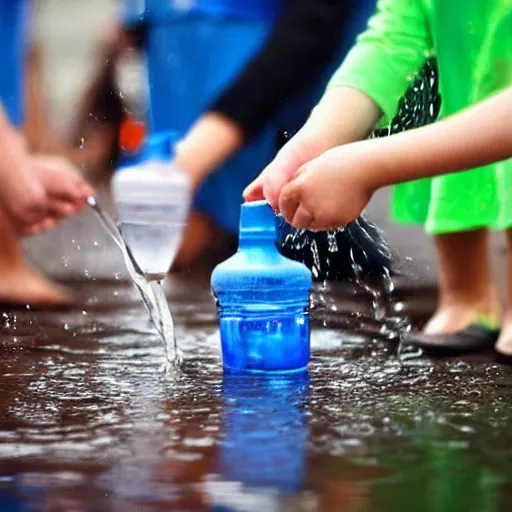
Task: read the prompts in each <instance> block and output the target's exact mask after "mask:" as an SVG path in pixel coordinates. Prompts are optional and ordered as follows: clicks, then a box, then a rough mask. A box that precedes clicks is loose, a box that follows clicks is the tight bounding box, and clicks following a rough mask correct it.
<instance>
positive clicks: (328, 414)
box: [0, 277, 512, 512]
mask: <svg viewBox="0 0 512 512" xmlns="http://www.w3.org/2000/svg"><path fill="white" fill-rule="evenodd" d="M183 279H184V283H181V285H180V286H176V287H175V288H174V293H172V294H171V303H173V307H174V310H175V311H176V313H177V321H178V322H177V323H178V331H177V332H178V338H179V341H180V344H181V347H182V348H183V349H184V352H185V363H184V366H183V369H182V371H180V372H179V373H178V374H175V375H167V376H166V375H163V374H162V373H160V371H159V370H160V367H161V363H162V359H163V349H162V347H161V345H160V341H159V339H158V337H157V336H156V334H155V333H154V331H153V330H152V328H151V325H150V323H149V320H148V319H147V316H146V314H145V311H144V309H143V307H142V305H141V304H140V301H139V300H138V296H137V293H136V291H135V290H133V289H132V288H131V287H130V286H129V285H128V284H127V283H124V282H122V281H113V282H109V281H89V282H83V283H75V284H74V287H75V288H76V289H77V291H78V296H79V297H81V299H82V302H83V304H82V305H81V306H80V308H78V309H76V310H73V311H66V312H59V313H55V312H35V311H32V310H19V311H10V312H7V311H6V312H5V313H3V318H2V321H3V326H4V329H3V335H2V344H1V350H2V355H1V358H0V386H1V390H2V400H1V405H0V510H1V511H2V512H3V511H9V512H12V511H23V512H25V511H45V512H61V511H62V512H68V511H73V512H74V511H88V512H89V511H94V512H114V511H115V512H117V511H123V512H125V511H126V512H130V511H138V512H141V511H159V510H198V511H200V510H218V511H221V510H222V511H227V510H240V511H253V510H254V511H256V510H257V511H268V512H272V511H281V510H283V511H288V510H289V511H333V510H340V511H345V510H346V511H364V512H366V511H372V512H373V511H375V512H380V511H383V512H384V511H385V512H388V511H389V512H402V511H404V512H405V511H407V512H409V511H411V510H415V511H417V512H423V511H425V512H426V511H429V512H430V511H436V512H442V511H447V512H448V511H450V512H452V511H461V512H462V511H464V512H471V511H475V512H477V511H478V512H481V511H485V512H487V511H488V512H495V511H502V510H503V511H504V510H509V509H510V507H511V506H512V487H511V477H510V476H509V475H512V434H511V431H510V425H511V416H512V408H511V407H510V406H511V402H512V396H511V395H510V394H509V390H510V387H511V385H512V370H510V369H509V368H508V367H504V366H499V365H497V364H495V363H494V362H493V361H492V357H491V356H485V355H484V356H478V357H474V358H466V359H465V360H457V359H446V360H438V361H433V360H429V359H427V358H424V357H420V356H419V354H417V353H411V352H403V351H401V350H400V349H399V344H398V338H397V337H396V330H397V328H398V327H400V326H403V323H402V322H401V321H400V319H399V318H398V317H399V316H403V315H405V314H411V315H412V316H415V317H417V318H418V319H421V317H422V316H423V315H424V314H426V313H427V311H426V310H427V309H428V308H429V307H430V305H431V300H432V297H430V302H428V301H427V300H426V299H428V298H425V297H423V296H421V294H416V295H413V296H407V294H406V293H405V292H403V293H402V295H403V296H402V297H400V296H397V297H395V298H394V299H393V302H392V303H391V304H388V310H387V316H388V317H394V319H393V318H392V319H391V320H390V321H388V322H387V325H381V324H378V323H376V322H375V321H373V320H372V319H371V314H370V307H369V304H370V301H369V297H368V295H365V294H362V293H360V292H358V293H356V292H354V291H351V290H347V288H343V289H341V288H340V289H333V288H325V289H321V290H320V291H319V293H317V295H316V299H315V311H316V312H315V319H316V324H317V327H316V328H315V331H314V335H313V349H314V350H313V362H312V364H311V368H310V372H309V375H308V376H302V377H297V376H296V377H290V378H277V377H276V378H267V379H265V378H261V377H260V378H240V377H238V378H237V377H232V376H231V377H230V376H226V377H224V376H223V375H222V372H221V366H220V361H219V340H218V334H217V331H216V326H215V312H214V309H213V304H212V301H211V299H210V297H209V294H208V290H207V288H206V287H203V288H201V287H199V286H196V285H195V284H190V283H189V280H190V279H191V278H189V277H185V278H183ZM187 283H189V284H188V285H187ZM180 294H181V295H180ZM374 299H375V297H374ZM324 324H325V325H326V326H324Z"/></svg>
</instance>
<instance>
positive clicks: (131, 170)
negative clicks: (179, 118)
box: [112, 134, 192, 280]
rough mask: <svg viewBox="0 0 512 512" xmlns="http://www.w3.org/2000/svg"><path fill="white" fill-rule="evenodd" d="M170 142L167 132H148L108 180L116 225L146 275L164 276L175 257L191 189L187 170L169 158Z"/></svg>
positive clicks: (158, 277) (154, 278) (152, 277)
mask: <svg viewBox="0 0 512 512" xmlns="http://www.w3.org/2000/svg"><path fill="white" fill-rule="evenodd" d="M171 143H172V137H171V136H170V135H169V134H160V135H153V136H152V137H150V139H149V140H148V143H147V145H146V147H145V149H144V153H143V155H142V157H141V158H139V159H138V160H137V161H136V162H135V163H134V164H133V165H130V166H127V167H124V168H121V169H119V170H118V171H117V172H116V174H115V175H114V178H113V181H112V192H113V196H114V201H115V204H116V209H117V215H118V219H119V229H120V231H121V234H122V235H123V238H124V240H125V243H126V245H127V246H128V249H129V250H130V252H131V254H132V256H133V258H134V259H135V261H136V262H137V264H138V266H139V268H140V269H141V270H142V272H143V273H144V274H145V276H146V277H147V278H148V279H150V280H160V279H163V278H164V277H165V275H166V274H167V272H168V271H169V268H170V267H171V265H172V263H173V261H174V258H175V257H176V253H177V251H178V248H179V245H180V243H181V240H182V235H183V230H184V227H185V223H186V217H187V214H188V210H189V205H190V200H191V194H192V190H191V185H190V181H189V179H188V176H187V175H186V174H184V173H183V172H181V171H180V170H178V169H176V168H174V167H173V166H172V165H171V164H170V160H171V155H172V151H171Z"/></svg>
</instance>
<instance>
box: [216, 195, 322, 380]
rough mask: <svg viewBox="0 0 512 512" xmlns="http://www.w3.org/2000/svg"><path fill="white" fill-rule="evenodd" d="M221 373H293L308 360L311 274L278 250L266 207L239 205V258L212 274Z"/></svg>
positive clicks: (273, 221) (262, 204)
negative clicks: (218, 325)
mask: <svg viewBox="0 0 512 512" xmlns="http://www.w3.org/2000/svg"><path fill="white" fill-rule="evenodd" d="M211 284H212V289H213V293H214V295H215V297H216V298H217V301H218V307H219V319H220V337H221V344H222V358H223V364H224V369H225V370H226V371H228V372H297V371H303V370H306V368H307V365H308V362H309V357H310V322H309V312H308V308H309V293H310V290H311V288H312V277H311V272H310V271H309V270H308V268H307V267H306V266H304V265H303V264H302V263H298V262H295V261H292V260H289V259H287V258H285V257H284V256H282V255H281V254H280V253H279V251H278V250H277V247H276V218H275V215H274V213H273V211H272V209H271V208H270V206H269V205H268V204H267V203H266V202H265V201H257V202H254V203H246V204H244V205H242V211H241V217H240V237H239V247H238V252H237V253H236V254H235V255H234V256H232V257H231V258H230V259H228V260H227V261H225V262H223V263H221V264H220V265H218V266H217V268H216V269H215V270H214V271H213V274H212V279H211Z"/></svg>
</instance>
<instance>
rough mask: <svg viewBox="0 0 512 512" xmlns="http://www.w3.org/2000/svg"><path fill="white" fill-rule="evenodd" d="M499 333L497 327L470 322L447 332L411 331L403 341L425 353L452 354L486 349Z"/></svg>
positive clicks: (494, 341) (490, 346) (491, 345)
mask: <svg viewBox="0 0 512 512" xmlns="http://www.w3.org/2000/svg"><path fill="white" fill-rule="evenodd" d="M499 334H500V330H499V329H489V328H487V327H484V326H483V325H480V324H471V325H469V326H468V327H466V328H465V329H462V330H460V331H457V332H453V333H448V334H423V333H411V334H409V335H407V336H405V338H404V340H403V343H404V345H413V346H415V347H418V348H421V349H423V351H424V352H425V353H426V354H432V355H446V356H454V355H459V354H468V353H470V352H480V351H483V350H488V349H490V348H492V347H493V346H494V344H495V343H496V341H497V340H498V336H499Z"/></svg>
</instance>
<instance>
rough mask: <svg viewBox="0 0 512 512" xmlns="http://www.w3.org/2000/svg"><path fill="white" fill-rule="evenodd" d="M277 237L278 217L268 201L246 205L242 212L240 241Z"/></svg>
mask: <svg viewBox="0 0 512 512" xmlns="http://www.w3.org/2000/svg"><path fill="white" fill-rule="evenodd" d="M252 236H258V237H262V236H264V237H265V238H275V237H276V216H275V214H274V212H273V211H272V208H271V207H270V205H269V204H268V203H267V202H266V201H254V202H252V203H244V204H243V205H242V208H241V212H240V239H247V238H251V237H252Z"/></svg>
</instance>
